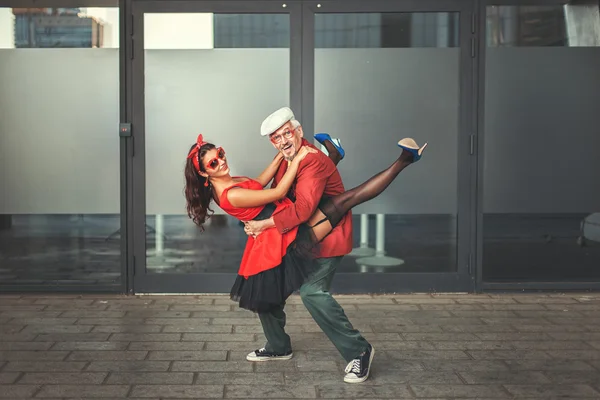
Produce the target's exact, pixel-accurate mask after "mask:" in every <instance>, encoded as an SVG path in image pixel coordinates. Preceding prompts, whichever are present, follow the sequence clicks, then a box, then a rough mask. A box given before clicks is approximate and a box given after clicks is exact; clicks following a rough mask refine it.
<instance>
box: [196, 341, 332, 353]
mask: <svg viewBox="0 0 600 400" xmlns="http://www.w3.org/2000/svg"><path fill="white" fill-rule="evenodd" d="M294 343H295V344H294V347H295V348H300V347H299V342H298V341H294ZM263 344H264V342H263V341H258V342H206V346H205V348H206V350H223V349H227V350H248V351H252V350H255V349H258V348H260V347H262V346H263ZM319 345H325V346H326V348H329V346H333V345H332V344H329V343H319Z"/></svg>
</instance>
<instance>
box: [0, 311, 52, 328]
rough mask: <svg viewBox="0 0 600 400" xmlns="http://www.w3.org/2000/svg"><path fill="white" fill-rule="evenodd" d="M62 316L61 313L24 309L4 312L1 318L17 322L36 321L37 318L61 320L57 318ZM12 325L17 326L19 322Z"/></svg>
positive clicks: (0, 313) (1, 313) (0, 314)
mask: <svg viewBox="0 0 600 400" xmlns="http://www.w3.org/2000/svg"><path fill="white" fill-rule="evenodd" d="M60 314H61V311H54V312H53V311H42V310H24V309H17V310H10V311H2V312H0V317H2V318H11V319H13V321H15V320H17V321H18V320H24V319H29V320H35V319H37V318H40V319H49V318H52V319H59V320H60V318H56V317H58V316H59V315H60ZM11 323H12V324H15V325H16V324H17V322H11ZM23 325H27V324H23Z"/></svg>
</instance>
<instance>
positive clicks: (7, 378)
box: [0, 364, 20, 385]
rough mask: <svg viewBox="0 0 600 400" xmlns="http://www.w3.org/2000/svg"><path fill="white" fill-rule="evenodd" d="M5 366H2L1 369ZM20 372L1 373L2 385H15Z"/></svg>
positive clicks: (0, 380) (0, 383) (0, 382)
mask: <svg viewBox="0 0 600 400" xmlns="http://www.w3.org/2000/svg"><path fill="white" fill-rule="evenodd" d="M2 365H3V364H0V367H1V366H2ZM19 375H20V374H19V373H18V372H0V385H7V384H9V383H13V382H15V381H16V380H17V378H18V377H19Z"/></svg>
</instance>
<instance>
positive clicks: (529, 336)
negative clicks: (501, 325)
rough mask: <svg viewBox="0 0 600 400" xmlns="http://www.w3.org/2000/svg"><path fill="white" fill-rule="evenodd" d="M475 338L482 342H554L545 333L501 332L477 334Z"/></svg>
mask: <svg viewBox="0 0 600 400" xmlns="http://www.w3.org/2000/svg"><path fill="white" fill-rule="evenodd" d="M475 336H476V337H477V338H479V339H480V340H496V341H498V340H506V341H524V340H530V341H540V340H552V337H551V336H548V335H546V334H545V333H529V332H499V333H486V332H481V333H475Z"/></svg>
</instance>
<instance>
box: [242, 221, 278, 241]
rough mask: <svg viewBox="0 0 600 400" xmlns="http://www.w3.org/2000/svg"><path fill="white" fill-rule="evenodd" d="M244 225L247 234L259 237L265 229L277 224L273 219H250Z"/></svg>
mask: <svg viewBox="0 0 600 400" xmlns="http://www.w3.org/2000/svg"><path fill="white" fill-rule="evenodd" d="M244 225H245V226H244V232H246V235H248V236H252V237H257V236H258V235H260V234H261V233H262V232H263V231H264V230H265V229H268V228H271V227H273V226H275V223H274V222H273V221H272V220H271V219H265V220H262V221H248V222H246V223H244Z"/></svg>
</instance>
